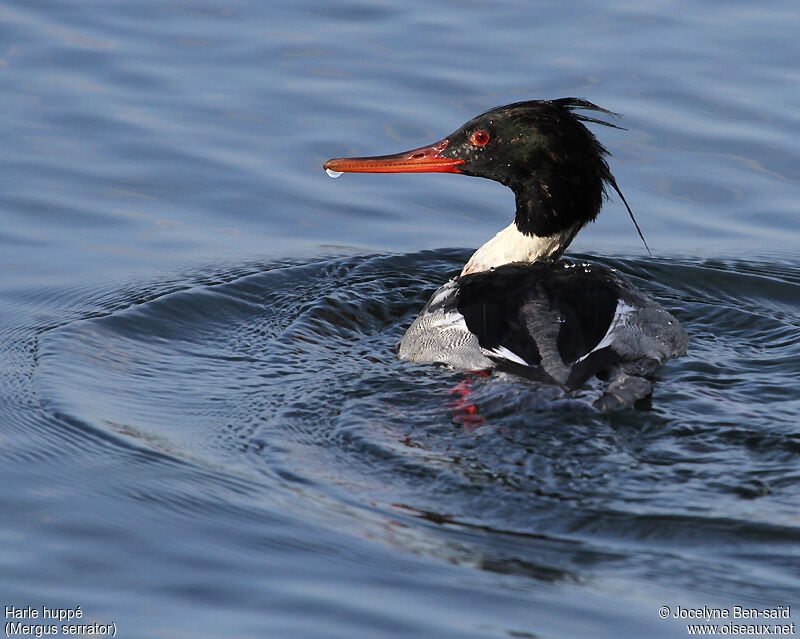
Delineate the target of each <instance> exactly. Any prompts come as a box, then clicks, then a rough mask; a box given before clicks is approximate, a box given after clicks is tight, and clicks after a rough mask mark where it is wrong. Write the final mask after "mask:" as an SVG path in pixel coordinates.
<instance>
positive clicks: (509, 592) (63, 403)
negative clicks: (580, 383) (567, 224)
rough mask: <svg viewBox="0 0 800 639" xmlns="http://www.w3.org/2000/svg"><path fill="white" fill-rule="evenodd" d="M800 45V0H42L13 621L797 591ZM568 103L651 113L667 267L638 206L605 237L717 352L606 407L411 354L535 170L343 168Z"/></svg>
mask: <svg viewBox="0 0 800 639" xmlns="http://www.w3.org/2000/svg"><path fill="white" fill-rule="evenodd" d="M798 33H800V12H798V10H797V5H796V3H794V2H790V1H788V0H783V1H774V2H766V3H760V4H755V3H752V2H725V3H719V2H704V3H696V2H688V1H685V0H684V1H680V0H676V1H673V2H668V1H665V2H656V1H651V2H626V1H612V2H606V3H589V2H586V3H583V2H537V3H516V2H504V1H496V2H478V1H474V2H434V3H431V2H420V1H417V0H406V1H404V2H399V1H397V0H386V1H382V2H357V1H356V2H350V1H348V2H321V1H319V0H310V1H309V2H269V3H266V2H250V1H246V0H234V1H228V2H215V1H211V0H208V1H205V0H196V1H189V0H186V1H182V2H173V1H166V2H163V1H159V2H156V1H154V0H136V1H135V2H134V1H132V0H120V1H116V2H108V1H99V0H95V1H91V0H86V1H82V2H57V1H39V0H24V1H23V0H7V2H5V3H4V4H3V6H2V7H0V42H1V43H2V46H0V113H1V114H2V118H3V126H2V127H0V140H1V141H2V143H1V144H0V164H1V165H2V175H3V179H2V189H0V273H2V278H1V279H0V515H2V516H0V606H28V605H30V606H34V607H38V608H39V609H41V606H43V605H44V606H49V607H64V608H75V607H76V606H78V605H80V606H81V608H82V611H83V613H84V617H83V620H84V622H89V623H91V622H95V621H97V622H101V623H111V622H114V623H116V626H117V628H118V635H117V636H120V637H125V638H128V637H130V638H139V637H147V638H151V637H170V638H175V637H209V638H215V637H219V638H225V639H230V638H232V637H237V638H238V637H241V638H248V639H249V638H256V637H308V638H315V639H316V638H328V637H330V638H334V637H335V638H347V639H361V638H367V637H397V638H399V637H410V636H419V637H459V638H467V637H476V638H477V637H536V638H556V637H558V638H562V637H563V638H574V637H598V638H602V637H669V638H671V637H683V636H686V633H687V629H686V622H685V620H677V619H674V618H671V617H670V618H668V619H662V618H661V617H660V616H659V608H660V607H661V606H665V605H666V606H669V607H670V609H671V611H674V610H675V609H676V606H678V605H681V606H684V607H687V608H698V607H702V606H708V607H716V608H719V609H732V608H733V606H735V605H741V606H754V607H758V608H760V609H763V608H765V607H776V606H800V596H799V595H800V578H799V577H798V575H800V541H798V540H800V521H799V520H798V516H797V513H798V512H799V511H800V489H799V488H798V481H797V480H798V470H797V469H798V467H800V466H799V465H798V464H799V462H800V381H798V377H797V370H798V367H800V276H798V272H800V271H799V270H798V269H799V267H800V232H798V203H800V190H798V186H799V185H800V154H798V148H800V117H798V113H800V92H798V86H800V71H799V70H798V64H797V61H798V60H800V44H799V43H800V40H799V39H798V37H797V34H798ZM564 96H578V97H585V98H587V99H589V100H591V101H593V102H595V103H597V104H599V105H601V106H603V107H606V108H608V109H610V110H612V111H615V112H618V113H620V114H622V116H623V117H622V118H621V119H620V120H618V121H616V122H617V123H618V124H620V125H621V126H624V127H625V128H626V129H627V130H624V131H623V130H614V129H609V128H605V127H598V126H595V127H593V130H594V131H595V133H596V134H597V135H598V137H599V138H600V139H601V141H602V142H603V143H604V144H605V145H606V146H607V147H608V149H609V150H610V151H611V153H612V154H613V157H612V158H611V166H612V170H613V171H614V173H615V175H616V179H617V182H618V183H619V185H620V187H621V189H622V190H623V192H624V193H625V196H626V199H627V200H628V202H629V203H630V204H631V206H632V208H633V210H634V211H635V213H636V215H637V218H638V220H639V223H640V225H641V227H642V230H643V231H644V233H645V236H646V238H647V240H648V243H649V245H650V247H651V248H652V250H653V254H654V256H653V257H652V258H651V257H650V256H648V255H647V252H646V250H645V249H644V247H643V246H642V244H641V242H640V240H639V238H638V236H637V234H636V231H635V229H634V228H633V225H632V224H631V222H630V220H629V218H628V216H627V213H626V212H625V209H624V207H623V206H622V204H621V202H620V201H619V200H618V198H616V197H612V198H611V200H610V201H609V202H608V203H607V204H606V206H605V208H604V212H603V214H602V215H601V216H600V217H599V218H598V220H597V222H596V223H594V224H592V225H591V226H590V227H588V228H586V229H585V230H584V231H582V233H581V235H580V236H579V237H578V238H577V239H576V241H575V242H574V244H573V247H572V249H571V251H572V253H573V255H577V256H578V257H580V258H582V259H587V260H594V261H598V262H600V263H603V264H606V265H609V266H613V267H614V268H617V269H618V270H620V271H621V272H623V273H625V274H626V275H627V276H628V277H630V278H631V279H632V280H633V281H634V282H635V284H636V285H637V286H639V287H640V288H641V289H643V290H644V291H646V292H647V293H649V294H651V295H653V296H654V297H656V298H657V299H659V300H660V301H661V303H662V304H663V305H664V306H665V307H666V308H667V309H668V310H670V312H672V313H674V314H675V315H676V317H678V318H679V319H680V320H681V322H683V324H684V325H685V326H686V328H687V330H688V332H689V335H690V340H691V343H690V351H689V354H688V356H687V357H686V358H684V359H681V360H678V361H674V362H670V363H669V364H668V365H667V366H665V367H664V368H663V369H662V371H661V374H660V379H659V381H658V384H657V386H656V392H655V393H654V396H653V398H652V400H651V401H650V402H649V403H646V404H645V405H640V406H638V407H636V408H634V409H628V410H624V411H619V412H616V413H612V414H610V415H598V414H595V413H593V412H591V411H586V410H579V409H577V408H575V407H572V406H564V405H558V404H557V403H556V404H554V403H553V402H550V401H548V400H549V398H548V396H547V391H546V390H542V389H537V388H535V387H533V386H531V385H530V384H529V383H528V382H521V381H520V382H516V383H515V382H508V381H507V380H506V381H502V380H495V379H491V378H490V379H481V378H475V377H472V376H465V375H464V374H460V373H456V372H453V371H448V370H444V369H440V368H437V367H425V366H415V365H410V364H408V363H404V362H400V361H398V360H397V359H396V356H395V353H394V345H395V343H396V342H397V340H398V339H399V337H400V336H401V335H402V333H403V330H404V329H405V328H406V327H407V326H408V324H409V322H410V321H411V319H412V318H413V317H414V315H415V314H416V313H417V312H418V311H419V309H420V308H421V306H422V305H423V304H424V302H425V300H426V298H427V296H428V295H430V293H431V292H432V291H433V290H435V288H436V287H437V286H438V285H439V284H441V283H442V282H444V281H445V280H446V279H447V278H448V277H451V276H452V275H454V274H456V273H458V271H459V268H460V265H462V264H463V263H464V261H465V260H466V259H467V258H468V257H469V255H470V250H469V249H470V247H471V248H474V247H476V246H478V245H480V244H481V243H483V242H484V241H485V240H486V239H488V238H489V237H491V236H492V235H493V234H494V233H496V232H497V231H498V230H499V229H500V228H502V227H504V226H505V225H507V224H508V222H509V220H510V219H511V213H512V211H513V204H514V200H513V195H512V194H511V192H510V191H508V190H507V189H505V188H504V187H502V186H501V185H499V184H496V183H493V182H489V181H486V180H480V179H473V178H466V177H459V176H454V175H404V176H396V175H369V176H363V175H347V176H344V177H342V178H341V179H340V180H338V181H335V182H334V181H332V180H330V179H329V178H328V177H327V176H326V175H325V173H324V172H323V171H322V164H323V162H324V161H325V160H326V159H328V158H330V157H334V156H346V155H370V154H378V153H390V152H399V151H402V150H405V149H410V148H414V147H417V146H420V145H422V144H425V143H429V142H433V141H435V140H438V139H440V138H442V137H443V136H445V135H447V134H448V133H450V132H451V131H453V130H454V129H456V128H457V127H458V126H460V125H461V124H462V123H463V122H464V121H466V120H468V119H469V118H471V117H473V116H474V115H476V114H477V113H480V112H482V111H485V110H486V109H488V108H490V107H493V106H496V105H499V104H504V103H508V102H513V101H517V100H525V99H532V98H556V97H564ZM467 396H469V402H470V406H472V408H471V409H470V410H471V411H473V412H470V413H469V414H470V415H471V416H472V417H475V419H465V418H464V412H463V411H464V405H463V401H462V402H461V403H459V401H458V400H457V398H458V397H462V398H464V397H467ZM792 613H793V615H794V618H797V616H796V613H794V608H793V609H792ZM7 620H8V619H4V623H5V622H6V621H7ZM791 621H793V619H787V620H786V622H787V623H790V622H791ZM763 622H764V621H763V620H761V621H760V622H759V623H763ZM62 634H63V633H62ZM85 636H88V635H85Z"/></svg>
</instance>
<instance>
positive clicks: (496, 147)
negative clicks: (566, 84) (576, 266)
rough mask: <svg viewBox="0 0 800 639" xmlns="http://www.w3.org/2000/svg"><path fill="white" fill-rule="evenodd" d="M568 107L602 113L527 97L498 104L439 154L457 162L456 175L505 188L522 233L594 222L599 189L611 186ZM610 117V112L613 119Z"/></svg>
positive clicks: (601, 153) (572, 101) (595, 146)
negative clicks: (511, 193)
mask: <svg viewBox="0 0 800 639" xmlns="http://www.w3.org/2000/svg"><path fill="white" fill-rule="evenodd" d="M575 109H584V110H591V111H600V112H602V113H606V114H610V112H609V111H606V110H605V109H601V108H600V107H598V106H596V105H594V104H592V103H591V102H587V101H585V100H579V99H576V98H562V99H560V100H532V101H528V102H517V103H514V104H509V105H506V106H502V107H497V108H495V109H492V110H490V111H487V112H486V113H484V114H482V115H479V116H477V117H476V118H473V119H472V120H470V121H469V122H467V123H466V124H464V125H463V126H462V127H460V128H459V129H458V130H457V131H455V132H454V133H453V134H452V135H449V136H448V137H447V140H448V144H447V147H446V148H445V149H443V150H442V151H441V152H440V155H441V156H442V157H446V158H460V159H462V160H464V163H463V164H461V165H459V166H458V171H459V172H460V173H463V174H465V175H474V176H478V177H485V178H489V179H490V180H496V181H497V182H500V183H502V184H505V185H506V186H508V187H509V188H511V189H512V190H513V191H514V193H515V195H516V199H517V214H516V224H517V227H518V228H519V230H520V231H522V232H523V233H525V234H535V235H539V236H548V235H552V234H554V233H557V232H559V231H562V230H566V229H568V228H570V227H572V226H574V225H575V224H578V223H582V224H585V223H587V222H591V221H592V220H594V219H595V218H596V217H597V214H598V213H599V212H600V207H601V206H602V202H603V197H604V196H605V187H606V184H611V185H612V186H615V184H614V177H613V176H612V175H611V171H610V170H609V168H608V163H607V162H606V160H605V156H606V155H607V154H608V152H607V151H606V149H605V148H604V147H603V145H602V144H600V143H599V142H598V141H597V138H595V136H594V135H593V134H592V132H591V131H589V129H587V128H586V126H584V124H583V122H584V121H589V122H596V123H599V124H605V125H607V126H614V125H613V124H609V123H607V122H603V121H602V120H597V119H595V118H590V117H586V116H581V115H578V114H576V113H575V112H574V110H575ZM612 115H613V114H612Z"/></svg>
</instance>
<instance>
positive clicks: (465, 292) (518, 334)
mask: <svg viewBox="0 0 800 639" xmlns="http://www.w3.org/2000/svg"><path fill="white" fill-rule="evenodd" d="M623 291H624V289H623V286H622V281H621V280H620V278H619V277H618V276H617V275H615V274H614V273H613V272H612V271H610V270H608V269H606V268H604V267H600V266H597V265H583V264H579V263H575V262H570V261H567V260H562V261H559V262H536V263H531V264H523V263H516V264H506V265H504V266H501V267H499V268H496V269H494V270H492V271H485V272H481V273H474V274H470V275H464V276H462V277H461V278H459V280H458V292H457V294H456V296H455V298H454V299H453V300H452V302H453V306H454V309H453V310H457V311H458V312H459V313H460V314H461V315H463V317H464V320H465V322H466V324H467V328H468V329H469V330H470V331H471V332H472V333H474V334H475V335H476V336H477V337H478V342H479V343H480V345H481V346H482V347H483V348H485V349H488V350H495V349H498V348H506V349H508V350H510V351H511V352H513V353H514V354H516V355H518V356H519V357H521V358H522V359H524V360H525V361H526V362H527V363H528V364H530V365H531V366H541V367H544V368H547V367H548V366H547V364H548V362H543V361H542V354H543V352H557V353H558V356H559V357H560V358H561V361H562V362H563V364H564V365H567V366H571V365H573V364H574V363H575V362H576V360H578V359H580V358H581V357H583V356H584V355H586V354H587V353H590V352H591V351H592V350H593V349H594V348H595V347H596V346H597V345H598V344H599V343H600V341H601V340H602V339H603V337H604V336H605V335H606V333H607V332H608V329H609V327H610V326H611V323H612V321H613V319H614V314H615V311H616V308H617V303H618V300H619V298H620V295H621V294H622V293H623ZM615 361H619V358H618V357H617V356H616V355H615V354H614V353H613V351H611V350H610V349H608V348H604V349H599V350H598V351H596V352H595V353H592V355H591V356H590V357H588V358H586V359H585V360H584V361H582V362H580V363H578V364H577V365H575V366H574V367H573V369H574V370H573V373H574V374H573V375H571V376H570V380H569V382H568V385H570V386H578V385H580V384H582V383H583V382H584V381H585V380H586V379H588V377H590V376H591V375H593V374H595V373H597V372H598V371H599V370H600V369H601V368H604V367H607V366H609V365H611V364H612V363H614V362H615Z"/></svg>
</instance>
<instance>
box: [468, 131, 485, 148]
mask: <svg viewBox="0 0 800 639" xmlns="http://www.w3.org/2000/svg"><path fill="white" fill-rule="evenodd" d="M469 141H470V142H472V144H474V145H475V146H483V145H484V144H486V143H487V142H488V141H489V134H488V133H486V131H484V130H483V129H478V130H477V131H473V132H472V135H470V136H469Z"/></svg>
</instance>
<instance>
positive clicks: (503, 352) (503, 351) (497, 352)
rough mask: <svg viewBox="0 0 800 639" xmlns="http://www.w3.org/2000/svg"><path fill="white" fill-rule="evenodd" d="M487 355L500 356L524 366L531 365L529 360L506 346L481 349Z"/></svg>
mask: <svg viewBox="0 0 800 639" xmlns="http://www.w3.org/2000/svg"><path fill="white" fill-rule="evenodd" d="M481 350H482V351H483V352H484V353H486V354H487V355H490V356H492V357H499V358H501V359H507V360H508V361H510V362H514V363H515V364H522V365H523V366H530V364H528V362H526V361H525V360H524V359H522V358H521V357H520V356H519V355H517V354H516V353H514V352H513V351H510V350H508V349H507V348H506V347H505V346H498V347H497V348H492V349H485V348H483V349H481Z"/></svg>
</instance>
